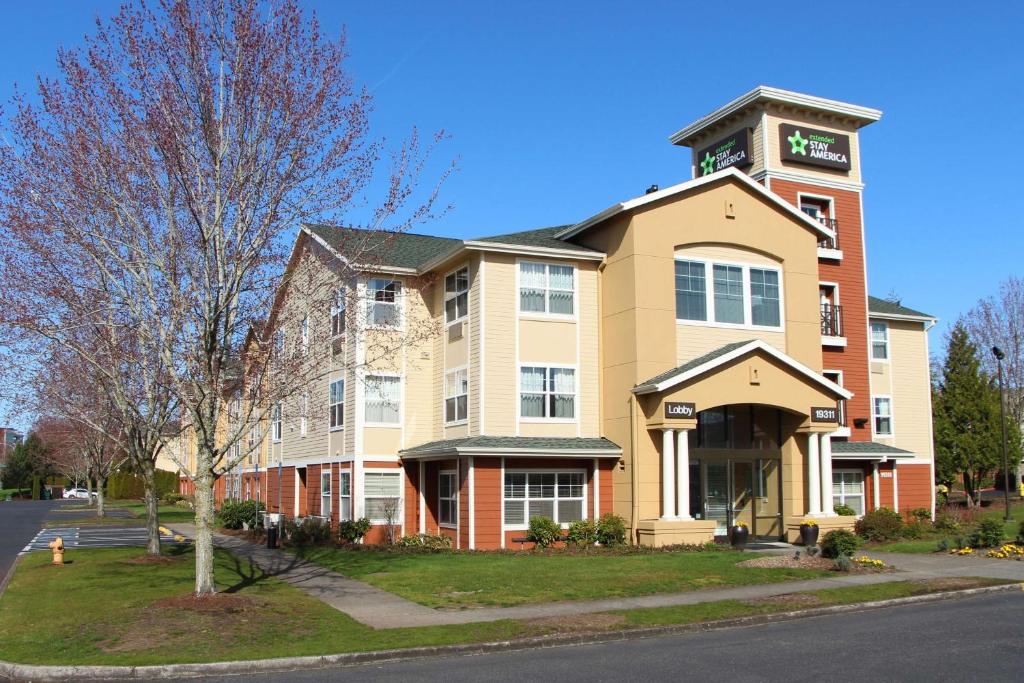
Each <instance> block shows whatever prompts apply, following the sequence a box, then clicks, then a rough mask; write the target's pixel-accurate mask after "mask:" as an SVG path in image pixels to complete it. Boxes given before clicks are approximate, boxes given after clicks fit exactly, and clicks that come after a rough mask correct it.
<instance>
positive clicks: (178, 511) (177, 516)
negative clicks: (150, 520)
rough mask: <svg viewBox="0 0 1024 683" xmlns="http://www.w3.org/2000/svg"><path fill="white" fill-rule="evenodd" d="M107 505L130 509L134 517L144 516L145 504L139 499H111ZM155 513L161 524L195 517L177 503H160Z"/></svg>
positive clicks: (193, 513) (188, 520) (193, 519)
mask: <svg viewBox="0 0 1024 683" xmlns="http://www.w3.org/2000/svg"><path fill="white" fill-rule="evenodd" d="M107 507H116V508H125V509H128V510H131V512H132V514H134V515H135V516H136V517H140V518H142V519H145V518H146V505H145V504H144V503H143V502H142V501H139V500H111V501H107ZM157 514H159V516H160V523H161V524H168V523H169V524H174V523H175V522H194V521H195V518H196V513H195V512H193V511H192V510H189V509H188V508H182V507H178V506H177V505H160V506H159V507H157Z"/></svg>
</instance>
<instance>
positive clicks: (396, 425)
mask: <svg viewBox="0 0 1024 683" xmlns="http://www.w3.org/2000/svg"><path fill="white" fill-rule="evenodd" d="M374 377H385V378H389V379H397V380H398V420H397V421H396V422H371V421H370V420H368V419H365V417H366V415H368V414H369V411H368V410H367V401H369V400H370V391H369V389H370V387H371V386H372V385H373V382H371V381H370V380H371V379H372V378H374ZM363 416H364V420H363V426H364V427H386V428H389V429H401V428H402V425H403V424H404V422H405V382H403V381H402V376H401V375H399V374H395V373H390V372H375V373H373V374H372V375H367V376H366V378H365V379H364V380H363Z"/></svg>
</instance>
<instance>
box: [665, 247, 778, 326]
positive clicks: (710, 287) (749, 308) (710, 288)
mask: <svg viewBox="0 0 1024 683" xmlns="http://www.w3.org/2000/svg"><path fill="white" fill-rule="evenodd" d="M677 261H688V262H690V263H703V264H704V297H705V300H704V301H705V303H704V311H705V316H706V317H707V319H706V320H688V319H686V318H678V317H677V318H676V324H677V325H691V326H694V327H722V328H727V329H733V330H759V331H767V332H785V330H786V292H785V289H786V288H785V283H784V279H783V269H782V266H779V265H775V264H765V263H746V262H743V261H727V260H720V259H707V258H704V257H699V256H689V255H687V254H685V253H683V254H676V255H675V257H674V258H673V268H672V305H673V308H675V291H676V286H675V265H674V264H675V263H676V262H677ZM715 266H729V267H732V268H740V269H741V270H742V277H743V322H742V323H724V322H723V323H720V322H717V321H716V320H715ZM751 269H754V270H767V271H772V272H775V273H777V274H778V276H779V324H778V325H777V326H775V325H755V324H754V323H753V322H751V321H752V320H753V316H754V311H753V296H752V295H751V292H750V286H751V282H750V270H751ZM673 315H675V313H673Z"/></svg>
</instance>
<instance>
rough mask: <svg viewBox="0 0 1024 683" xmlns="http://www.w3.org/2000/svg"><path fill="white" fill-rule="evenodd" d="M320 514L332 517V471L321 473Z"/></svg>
mask: <svg viewBox="0 0 1024 683" xmlns="http://www.w3.org/2000/svg"><path fill="white" fill-rule="evenodd" d="M320 514H321V515H322V516H323V517H327V518H328V519H330V517H331V471H330V470H327V471H326V472H321V473H320Z"/></svg>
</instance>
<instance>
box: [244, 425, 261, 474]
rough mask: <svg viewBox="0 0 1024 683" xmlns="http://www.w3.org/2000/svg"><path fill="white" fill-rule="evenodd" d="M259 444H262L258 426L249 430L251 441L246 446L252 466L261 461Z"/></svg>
mask: <svg viewBox="0 0 1024 683" xmlns="http://www.w3.org/2000/svg"><path fill="white" fill-rule="evenodd" d="M259 442H260V426H259V425H256V426H255V427H253V428H252V429H250V430H249V441H248V443H247V444H246V447H247V450H248V453H249V463H250V464H254V463H258V462H259V460H260V449H259Z"/></svg>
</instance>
